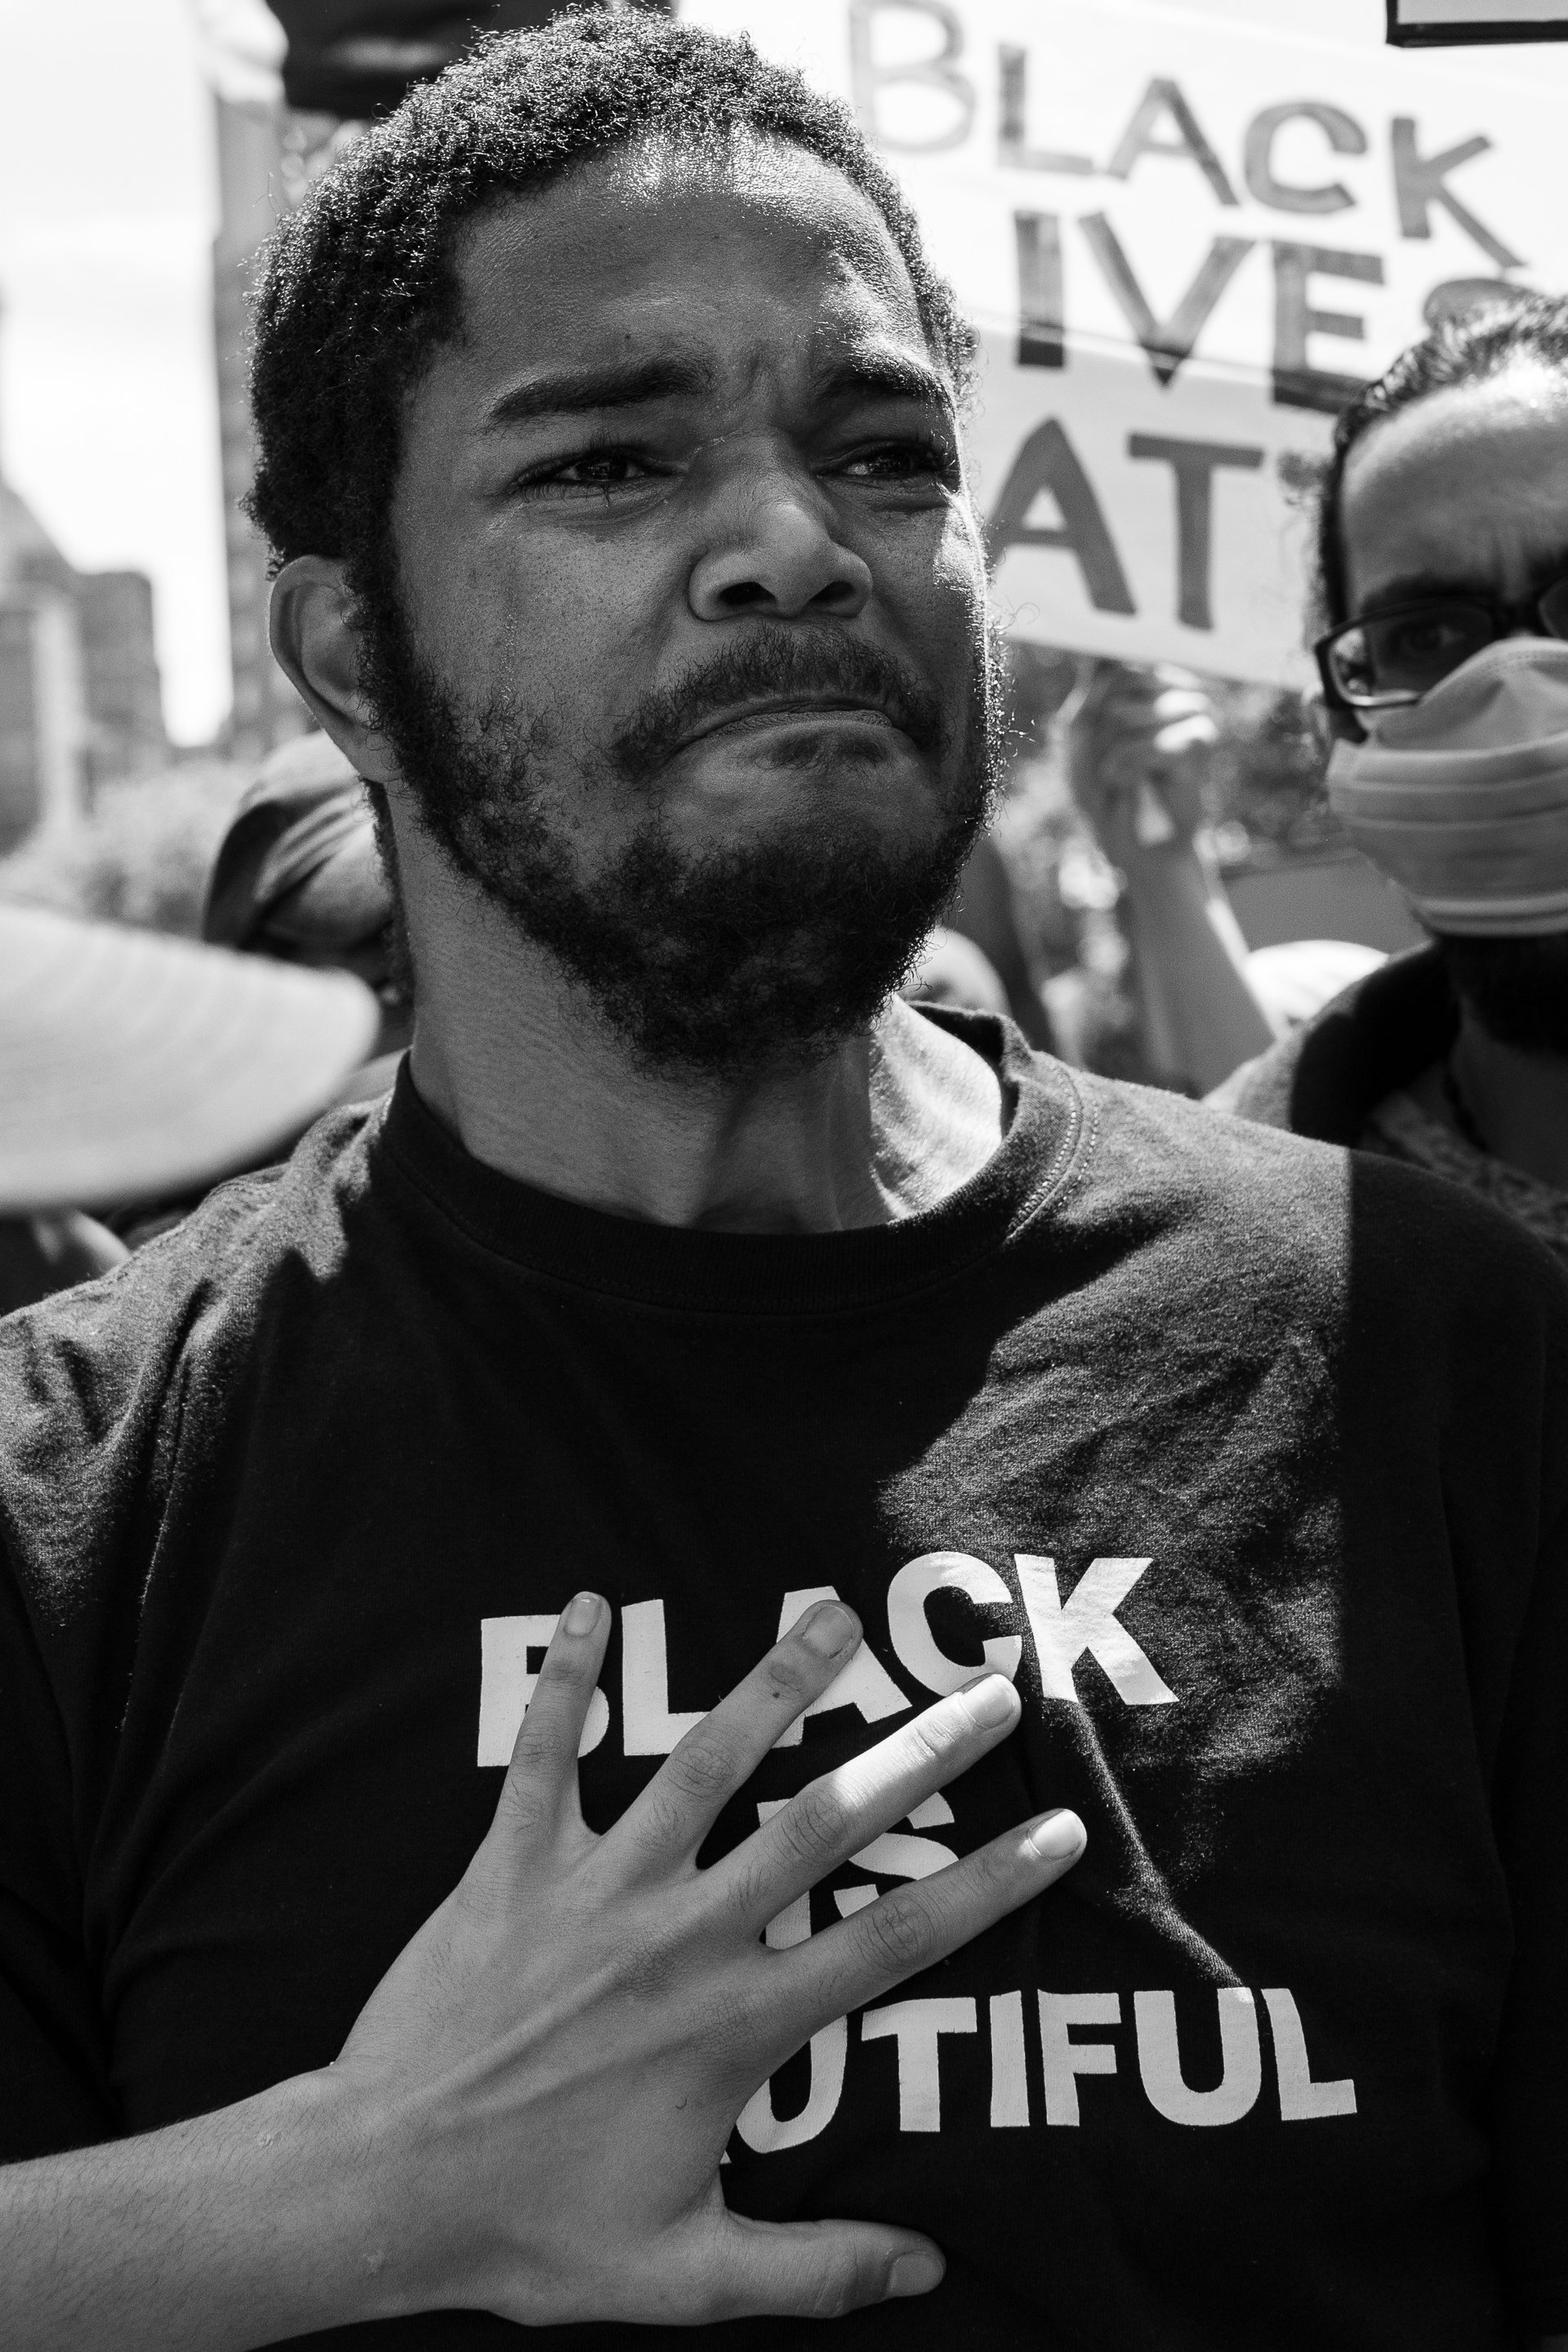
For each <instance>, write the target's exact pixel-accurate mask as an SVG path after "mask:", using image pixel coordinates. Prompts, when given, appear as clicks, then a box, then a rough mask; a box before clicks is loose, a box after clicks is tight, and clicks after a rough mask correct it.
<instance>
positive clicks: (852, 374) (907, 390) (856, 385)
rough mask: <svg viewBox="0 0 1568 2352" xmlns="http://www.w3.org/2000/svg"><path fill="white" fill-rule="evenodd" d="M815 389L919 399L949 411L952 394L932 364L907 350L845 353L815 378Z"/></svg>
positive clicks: (944, 412) (837, 392)
mask: <svg viewBox="0 0 1568 2352" xmlns="http://www.w3.org/2000/svg"><path fill="white" fill-rule="evenodd" d="M815 389H816V391H817V392H818V393H826V394H827V395H828V397H829V398H831V397H832V396H833V395H834V394H867V393H870V394H880V395H881V396H882V397H883V398H884V399H887V400H918V401H921V402H922V403H923V404H924V405H925V406H926V407H928V408H940V409H941V410H942V413H943V414H944V415H948V416H951V415H952V392H951V390H950V389H949V387H948V385H947V383H945V381H944V380H943V378H942V376H941V375H940V374H939V373H938V372H937V370H936V369H935V368H934V367H931V366H930V365H928V364H927V362H925V361H924V360H917V359H911V358H910V355H909V353H908V352H843V353H842V354H840V355H839V356H838V357H837V358H835V359H833V360H831V361H830V362H828V364H827V365H826V367H824V368H823V369H822V370H821V371H820V372H819V373H818V374H817V375H816V379H815Z"/></svg>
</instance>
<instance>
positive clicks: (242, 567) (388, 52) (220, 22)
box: [195, 0, 668, 760]
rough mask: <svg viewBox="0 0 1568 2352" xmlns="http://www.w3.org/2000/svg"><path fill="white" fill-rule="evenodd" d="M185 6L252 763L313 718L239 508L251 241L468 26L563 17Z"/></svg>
mask: <svg viewBox="0 0 1568 2352" xmlns="http://www.w3.org/2000/svg"><path fill="white" fill-rule="evenodd" d="M637 5H643V6H652V7H664V6H667V5H668V0H637ZM195 8H196V19H197V24H198V27H199V31H200V37H201V45H202V56H203V63H204V67H205V72H206V76H207V79H208V81H209V83H210V84H211V87H212V90H213V102H214V106H215V108H216V118H217V154H218V189H219V202H220V220H219V227H218V234H217V239H216V245H215V247H214V252H213V309H214V322H215V327H216V347H217V376H218V415H219V429H220V432H221V435H222V442H223V494H224V533H225V546H226V552H227V558H228V620H229V645H230V650H231V655H232V660H233V667H234V709H233V716H232V718H231V719H230V722H229V728H228V731H227V737H226V744H225V748H226V750H227V751H228V752H229V754H230V756H231V757H232V758H234V759H237V760H257V759H260V758H262V757H264V756H265V754H266V753H267V752H268V751H273V750H275V749H276V747H277V746H278V745H279V743H286V742H288V741H289V739H290V738H291V737H292V736H295V735H300V734H302V733H303V732H304V731H305V730H307V729H308V728H309V727H310V725H311V723H312V722H311V720H310V716H309V714H308V712H307V711H306V709H305V708H304V706H303V704H302V703H301V702H300V698H299V697H298V696H297V695H296V693H295V692H294V689H293V688H292V687H291V686H290V685H289V681H288V679H287V678H286V677H284V675H283V673H282V671H281V670H280V669H279V667H278V665H277V663H276V662H275V661H274V660H273V658H272V654H271V650H270V648H269V646H268V639H267V604H268V573H267V551H266V549H265V547H264V546H263V545H262V543H261V541H260V539H259V538H258V534H257V532H256V531H255V530H253V528H252V527H251V524H250V522H249V521H248V520H247V517H246V515H245V514H244V512H243V511H242V509H241V505H240V501H241V500H242V499H243V498H244V497H245V494H246V492H247V489H248V488H250V481H251V475H252V471H253V469H254V466H255V457H256V453H255V445H254V441H253V439H252V435H251V425H250V399H249V393H248V390H247V359H246V344H247V312H246V293H247V288H248V286H249V283H250V279H251V275H252V272H253V271H254V268H255V266H256V257H257V253H258V248H259V247H260V246H261V245H262V243H263V242H264V240H265V239H266V237H267V236H268V235H269V234H270V232H271V230H272V228H273V227H274V226H275V225H276V223H277V221H278V219H279V215H281V214H282V213H283V212H284V211H286V210H287V208H288V207H289V205H292V204H297V203H298V202H299V200H300V196H301V194H303V193H304V191H305V189H306V188H307V187H308V186H309V185H310V182H311V181H312V180H313V179H314V178H315V177H316V176H317V175H318V173H321V171H322V170H324V169H325V167H326V165H327V164H328V163H330V162H331V158H332V157H333V155H335V154H336V153H337V152H339V151H340V150H341V149H342V147H343V146H344V145H345V144H346V143H347V142H350V141H351V140H353V139H354V138H356V137H357V136H358V135H359V133H360V131H362V130H363V127H364V122H365V121H366V120H367V119H369V118H373V117H374V116H376V115H379V114H384V113H386V112H388V111H389V110H391V109H392V108H393V107H394V106H395V105H396V104H397V102H398V100H399V99H401V98H402V96H403V95H404V92H405V90H406V89H408V87H409V86H410V84H411V83H412V82H415V81H419V80H423V79H426V78H427V77H428V76H430V75H431V74H435V73H438V72H439V71H440V69H441V68H442V67H443V66H445V65H447V64H449V63H450V62H451V60H452V59H453V58H456V57H458V56H460V55H461V54H462V52H463V50H464V49H465V48H467V47H468V44H469V42H470V41H472V39H473V38H474V37H475V35H476V34H477V33H480V32H495V31H506V30H511V29H516V28H518V27H521V26H530V25H542V24H543V23H545V22H546V21H547V20H548V19H549V18H550V17H551V16H557V15H559V14H560V13H561V0H468V5H456V6H455V5H453V0H272V5H270V6H268V5H265V0H195Z"/></svg>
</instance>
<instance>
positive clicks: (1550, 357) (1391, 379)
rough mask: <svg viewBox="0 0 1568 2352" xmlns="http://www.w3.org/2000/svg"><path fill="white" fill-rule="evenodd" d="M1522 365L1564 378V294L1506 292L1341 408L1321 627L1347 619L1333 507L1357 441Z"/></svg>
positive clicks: (1332, 464) (1324, 484)
mask: <svg viewBox="0 0 1568 2352" xmlns="http://www.w3.org/2000/svg"><path fill="white" fill-rule="evenodd" d="M1521 360H1535V361H1538V362H1540V363H1541V364H1542V366H1543V367H1547V368H1553V369H1557V370H1559V371H1561V372H1562V373H1563V376H1564V378H1565V380H1568V297H1564V296H1561V295H1546V294H1524V293H1520V294H1510V292H1509V291H1508V289H1506V288H1505V289H1501V290H1500V292H1499V293H1498V295H1497V296H1496V297H1495V298H1494V299H1490V300H1488V301H1487V302H1485V303H1483V304H1482V305H1480V306H1479V308H1477V309H1476V310H1470V311H1468V312H1466V313H1465V314H1464V315H1463V316H1462V317H1460V318H1457V319H1447V320H1444V321H1443V322H1442V323H1441V324H1440V325H1439V326H1436V327H1435V328H1434V329H1433V331H1432V332H1431V333H1430V334H1429V335H1426V336H1424V337H1423V338H1422V340H1421V341H1420V342H1418V343H1412V344H1411V346H1410V348H1409V350H1408V351H1405V352H1401V353H1400V355H1399V357H1398V358H1397V359H1396V360H1395V361H1394V365H1393V366H1392V367H1391V368H1389V369H1388V370H1387V371H1386V372H1385V373H1384V374H1383V375H1380V376H1379V377H1378V378H1377V380H1376V382H1375V383H1369V384H1365V385H1363V388H1362V390H1361V391H1360V392H1358V393H1357V394H1356V395H1355V397H1354V399H1353V400H1352V401H1350V402H1349V403H1348V404H1346V406H1345V407H1343V408H1342V410H1341V411H1340V414H1339V415H1338V417H1337V418H1336V419H1335V422H1334V437H1333V446H1332V449H1331V455H1330V457H1329V461H1328V464H1327V465H1326V467H1324V469H1323V472H1322V475H1321V479H1320V482H1319V485H1318V495H1317V551H1316V552H1317V583H1316V597H1315V602H1316V604H1317V608H1318V624H1317V625H1318V627H1319V628H1320V629H1332V628H1337V627H1338V626H1339V625H1340V624H1341V623H1342V622H1343V621H1347V620H1349V619H1350V617H1351V614H1350V602H1349V597H1348V594H1347V592H1346V586H1345V555H1344V533H1343V529H1342V521H1341V514H1340V509H1341V504H1342V490H1343V484H1344V473H1345V466H1346V463H1347V461H1348V459H1349V457H1350V454H1351V451H1352V449H1353V448H1354V447H1355V446H1356V444H1357V442H1358V441H1360V440H1361V439H1362V437H1363V435H1364V434H1366V433H1368V432H1369V431H1370V430H1371V428H1372V427H1373V425H1378V424H1381V423H1382V422H1383V420H1384V417H1389V416H1397V415H1399V413H1400V411H1401V410H1402V409H1405V408H1413V407H1414V406H1415V404H1416V402H1417V401H1420V400H1426V398H1428V397H1429V395H1430V394H1433V393H1436V392H1450V391H1454V390H1456V389H1457V388H1458V387H1459V386H1461V385H1464V384H1470V383H1487V382H1488V381H1489V379H1490V378H1492V377H1493V376H1499V375H1501V374H1502V373H1504V372H1505V371H1506V370H1507V369H1508V368H1510V367H1512V366H1514V365H1516V364H1517V363H1518V362H1520V361H1521Z"/></svg>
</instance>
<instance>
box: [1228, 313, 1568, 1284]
mask: <svg viewBox="0 0 1568 2352" xmlns="http://www.w3.org/2000/svg"><path fill="white" fill-rule="evenodd" d="M1318 570H1319V595H1320V600H1321V617H1322V620H1323V623H1324V633H1323V635H1322V636H1321V638H1320V640H1319V644H1318V647H1317V652H1318V658H1319V664H1320V668H1321V676H1322V682H1323V691H1324V696H1325V698H1326V702H1327V705H1328V709H1329V714H1330V718H1331V724H1332V726H1333V728H1334V731H1335V734H1336V738H1337V740H1336V742H1335V747H1334V751H1333V756H1332V759H1331V763H1330V768H1329V793H1330V798H1331V803H1332V804H1333V807H1334V808H1335V810H1336V812H1337V813H1338V814H1339V815H1340V817H1341V819H1342V822H1343V824H1344V825H1345V828H1346V830H1347V831H1348V833H1349V835H1350V836H1351V839H1352V841H1353V842H1354V843H1355V844H1356V845H1357V846H1358V847H1359V848H1361V849H1362V850H1363V852H1364V853H1365V855H1366V856H1368V857H1370V858H1371V859H1372V860H1373V864H1375V865H1376V866H1379V867H1380V868H1381V870H1382V871H1383V872H1384V874H1386V875H1387V876H1388V877H1390V878H1391V879H1392V880H1393V881H1394V882H1395V883H1397V884H1398V885H1399V887H1401V889H1402V890H1403V891H1404V892H1405V895H1406V897H1407V898H1408V899H1409V901H1410V903H1411V905H1412V907H1413V908H1414V909H1415V912H1416V914H1417V915H1418V916H1419V917H1420V918H1421V920H1422V921H1423V923H1424V924H1426V927H1427V928H1428V929H1429V930H1430V931H1431V933H1432V939H1431V943H1430V944H1429V945H1428V946H1426V947H1424V948H1420V949H1417V950H1414V951H1413V952H1411V953H1410V954H1407V955H1403V956H1399V957H1396V958H1394V960H1393V961H1390V962H1389V963H1387V964H1386V965H1384V967H1383V968H1382V969H1381V970H1379V971H1374V972H1373V973H1371V974H1370V975H1369V976H1368V977H1367V978H1365V979H1364V980H1363V981H1361V982H1358V983H1357V984H1356V985H1354V986H1353V987H1352V988H1351V989H1350V990H1348V991H1347V992H1345V993H1344V994H1343V995H1342V996H1341V997H1340V998H1339V999H1338V1000H1337V1001H1336V1002H1335V1003H1333V1004H1332V1005H1331V1006H1330V1007H1328V1008H1327V1009H1326V1010H1325V1011H1324V1012H1323V1013H1321V1014H1320V1015H1319V1016H1318V1017H1317V1018H1316V1019H1315V1020H1313V1021H1311V1022H1310V1023H1308V1024H1307V1025H1306V1026H1305V1027H1304V1028H1303V1029H1302V1030H1300V1032H1299V1033H1298V1034H1295V1035H1293V1036H1290V1037H1288V1038H1286V1039H1284V1040H1283V1041H1282V1042H1280V1043H1279V1044H1277V1045H1274V1046H1272V1047H1270V1048H1269V1049H1268V1050H1267V1051H1266V1052H1265V1053H1263V1054H1262V1055H1260V1056H1258V1058H1257V1059H1255V1060H1253V1061H1252V1062H1250V1063H1248V1064H1247V1065H1246V1066H1243V1067H1242V1068H1240V1069H1237V1071H1236V1072H1235V1073H1234V1075H1233V1076H1231V1077H1230V1078H1229V1079H1228V1080H1227V1081H1226V1084H1225V1085H1224V1086H1222V1087H1220V1088H1219V1089H1218V1091H1217V1093H1216V1094H1215V1096H1214V1097H1213V1099H1214V1101H1215V1104H1216V1106H1217V1107H1218V1108H1223V1109H1226V1110H1230V1111H1234V1112H1236V1113H1238V1114H1239V1115H1240V1116H1242V1117H1244V1118H1254V1119H1261V1120H1264V1121H1266V1122H1268V1124H1270V1125H1272V1126H1277V1127H1289V1128H1291V1129H1295V1131H1296V1132H1297V1133H1299V1134H1302V1135H1313V1136H1319V1137H1321V1138H1323V1139H1326V1140H1328V1141H1331V1142H1336V1143H1352V1144H1359V1145H1361V1146H1362V1147H1363V1148H1364V1149H1367V1150H1374V1151H1379V1152H1383V1153H1384V1154H1387V1155H1389V1156H1391V1157H1393V1158H1395V1159H1400V1160H1408V1161H1410V1162H1411V1163H1412V1164H1414V1165H1415V1166H1416V1167H1420V1168H1425V1169H1427V1170H1429V1171H1432V1172H1433V1173H1435V1174H1436V1175H1440V1176H1443V1177H1446V1178H1447V1179H1449V1180H1450V1181H1453V1182H1456V1183H1459V1184H1463V1185H1465V1186H1466V1187H1467V1188H1468V1190H1469V1191H1471V1192H1477V1193H1479V1194H1481V1195H1482V1196H1484V1197H1485V1198H1487V1199H1489V1200H1490V1201H1492V1202H1495V1203H1496V1204H1497V1206H1498V1207H1500V1208H1501V1209H1504V1210H1506V1211H1507V1212H1509V1213H1510V1214H1511V1215H1513V1216H1515V1217H1517V1218H1518V1219H1519V1220H1520V1221H1521V1223H1524V1224H1526V1225H1528V1226H1529V1227H1530V1228H1531V1231H1532V1232H1534V1233H1535V1234H1537V1235H1538V1236H1539V1237H1540V1238H1541V1239H1542V1241H1544V1242H1545V1243H1546V1244H1548V1245H1549V1246H1550V1247H1551V1248H1552V1250H1553V1251H1555V1253H1556V1254H1557V1255H1558V1256H1559V1257H1560V1258H1561V1259H1563V1260H1564V1261H1565V1262H1568V643H1565V642H1564V639H1565V638H1568V300H1563V299H1547V298H1545V297H1541V296H1532V297H1522V298H1521V299H1518V300H1516V301H1502V300H1499V301H1494V302H1493V303H1492V304H1490V305H1489V307H1488V308H1486V309H1484V310H1479V311H1477V312H1474V313H1472V314H1471V315H1469V316H1468V317H1463V318H1459V319H1452V320H1447V321H1444V322H1443V323H1441V324H1439V326H1438V327H1437V328H1436V330H1435V331H1433V332H1432V333H1431V334H1430V335H1429V336H1427V337H1426V340H1425V341H1422V342H1419V343H1417V344H1415V346H1414V347H1413V348H1412V349H1411V350H1409V351H1407V352H1405V353H1404V355H1403V356H1402V357H1401V358H1400V359H1398V360H1397V361H1396V362H1394V366H1393V367H1392V368H1390V369H1389V371H1388V373H1386V374H1385V375H1384V376H1383V377H1381V378H1380V379H1379V380H1378V381H1377V382H1376V383H1372V384H1369V385H1368V386H1367V387H1366V389H1365V390H1364V391H1363V392H1362V393H1361V394H1358V395H1357V397H1356V398H1355V399H1354V400H1353V401H1352V402H1351V404H1350V405H1349V406H1348V407H1347V408H1346V409H1345V410H1344V412H1343V413H1342V415H1341V417H1340V419H1339V421H1338V424H1337V425H1336V426H1335V430H1334V441H1333V452H1332V457H1331V461H1330V464H1329V467H1328V469H1327V473H1326V475H1325V478H1324V480H1323V483H1322V486H1321V493H1320V504H1319V513H1318ZM1239 998H1240V989H1239V987H1238V988H1237V1001H1238V1003H1239Z"/></svg>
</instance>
